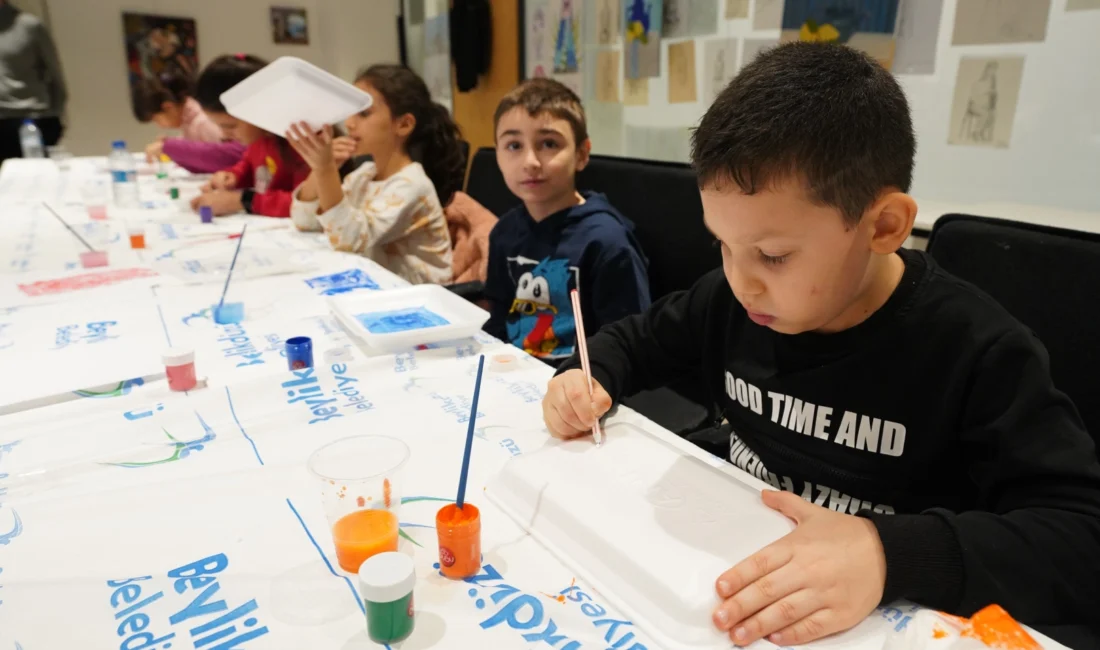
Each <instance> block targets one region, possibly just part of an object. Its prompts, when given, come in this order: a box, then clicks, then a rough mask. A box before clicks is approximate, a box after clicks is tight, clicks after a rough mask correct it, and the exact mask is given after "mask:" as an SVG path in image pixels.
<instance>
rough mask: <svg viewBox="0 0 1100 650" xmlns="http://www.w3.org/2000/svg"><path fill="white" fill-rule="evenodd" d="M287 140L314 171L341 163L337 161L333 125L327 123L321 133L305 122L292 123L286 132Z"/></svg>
mask: <svg viewBox="0 0 1100 650" xmlns="http://www.w3.org/2000/svg"><path fill="white" fill-rule="evenodd" d="M286 141H287V142H289V143H290V146H291V147H294V150H295V151H297V152H298V155H299V156H301V157H302V160H304V161H306V164H307V165H309V168H310V169H312V170H314V171H317V170H320V169H326V168H328V167H336V166H338V165H339V163H337V162H336V153H335V151H334V149H335V143H334V142H333V137H332V127H331V126H329V125H327V124H326V125H325V127H324V128H323V129H321V132H320V133H314V132H313V130H312V129H310V128H309V125H308V124H306V123H305V122H299V123H298V124H291V125H290V129H289V130H288V131H287V132H286Z"/></svg>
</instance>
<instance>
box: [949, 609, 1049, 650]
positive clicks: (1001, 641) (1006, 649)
mask: <svg viewBox="0 0 1100 650" xmlns="http://www.w3.org/2000/svg"><path fill="white" fill-rule="evenodd" d="M962 636H964V637H969V638H972V639H977V640H979V641H981V642H982V643H984V644H985V645H987V646H989V647H991V648H998V650H1042V646H1040V645H1039V644H1038V643H1036V642H1035V639H1033V638H1031V635H1030V634H1028V633H1027V632H1026V631H1025V630H1024V628H1023V627H1021V626H1020V624H1019V623H1017V622H1016V621H1015V620H1014V619H1013V618H1012V617H1011V616H1009V615H1008V612H1006V611H1005V610H1004V609H1003V608H1002V607H1001V606H1000V605H990V606H988V607H986V608H985V609H983V610H981V611H979V612H978V613H977V614H975V615H973V616H971V617H970V624H969V625H968V626H967V627H966V628H965V629H963V631H962Z"/></svg>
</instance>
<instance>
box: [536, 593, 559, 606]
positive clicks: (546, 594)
mask: <svg viewBox="0 0 1100 650" xmlns="http://www.w3.org/2000/svg"><path fill="white" fill-rule="evenodd" d="M539 593H541V594H542V595H543V596H546V597H547V598H549V599H550V600H556V601H558V602H559V603H561V604H563V605H564V604H565V596H563V595H561V594H548V593H546V592H545V591H540V592H539Z"/></svg>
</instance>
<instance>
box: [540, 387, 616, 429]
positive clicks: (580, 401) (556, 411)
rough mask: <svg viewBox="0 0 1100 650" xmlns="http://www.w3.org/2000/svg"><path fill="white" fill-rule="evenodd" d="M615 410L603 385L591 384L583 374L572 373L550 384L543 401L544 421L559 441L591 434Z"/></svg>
mask: <svg viewBox="0 0 1100 650" xmlns="http://www.w3.org/2000/svg"><path fill="white" fill-rule="evenodd" d="M610 409H611V396H610V395H608V394H607V391H606V390H604V388H603V386H601V385H600V382H598V381H596V380H595V379H593V380H592V394H591V396H589V393H588V380H587V379H585V377H584V372H583V371H581V370H569V371H567V372H563V373H562V374H560V375H558V376H557V377H554V378H553V379H551V380H550V385H549V386H547V389H546V397H544V398H543V399H542V417H543V419H544V420H546V428H547V429H549V430H550V435H552V436H554V437H555V438H561V439H563V440H568V439H570V438H576V437H577V436H582V435H584V434H586V433H589V432H590V431H591V430H592V425H594V424H595V423H596V420H598V419H600V418H601V417H603V416H604V414H605V413H607V412H608V411H609V410H610Z"/></svg>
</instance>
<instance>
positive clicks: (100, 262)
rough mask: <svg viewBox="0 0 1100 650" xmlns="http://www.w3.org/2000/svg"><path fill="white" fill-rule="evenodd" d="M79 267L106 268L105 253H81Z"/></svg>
mask: <svg viewBox="0 0 1100 650" xmlns="http://www.w3.org/2000/svg"><path fill="white" fill-rule="evenodd" d="M80 265H81V266H82V267H84V268H86V269H94V268H96V267H98V266H107V251H87V252H84V253H81V254H80Z"/></svg>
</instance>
